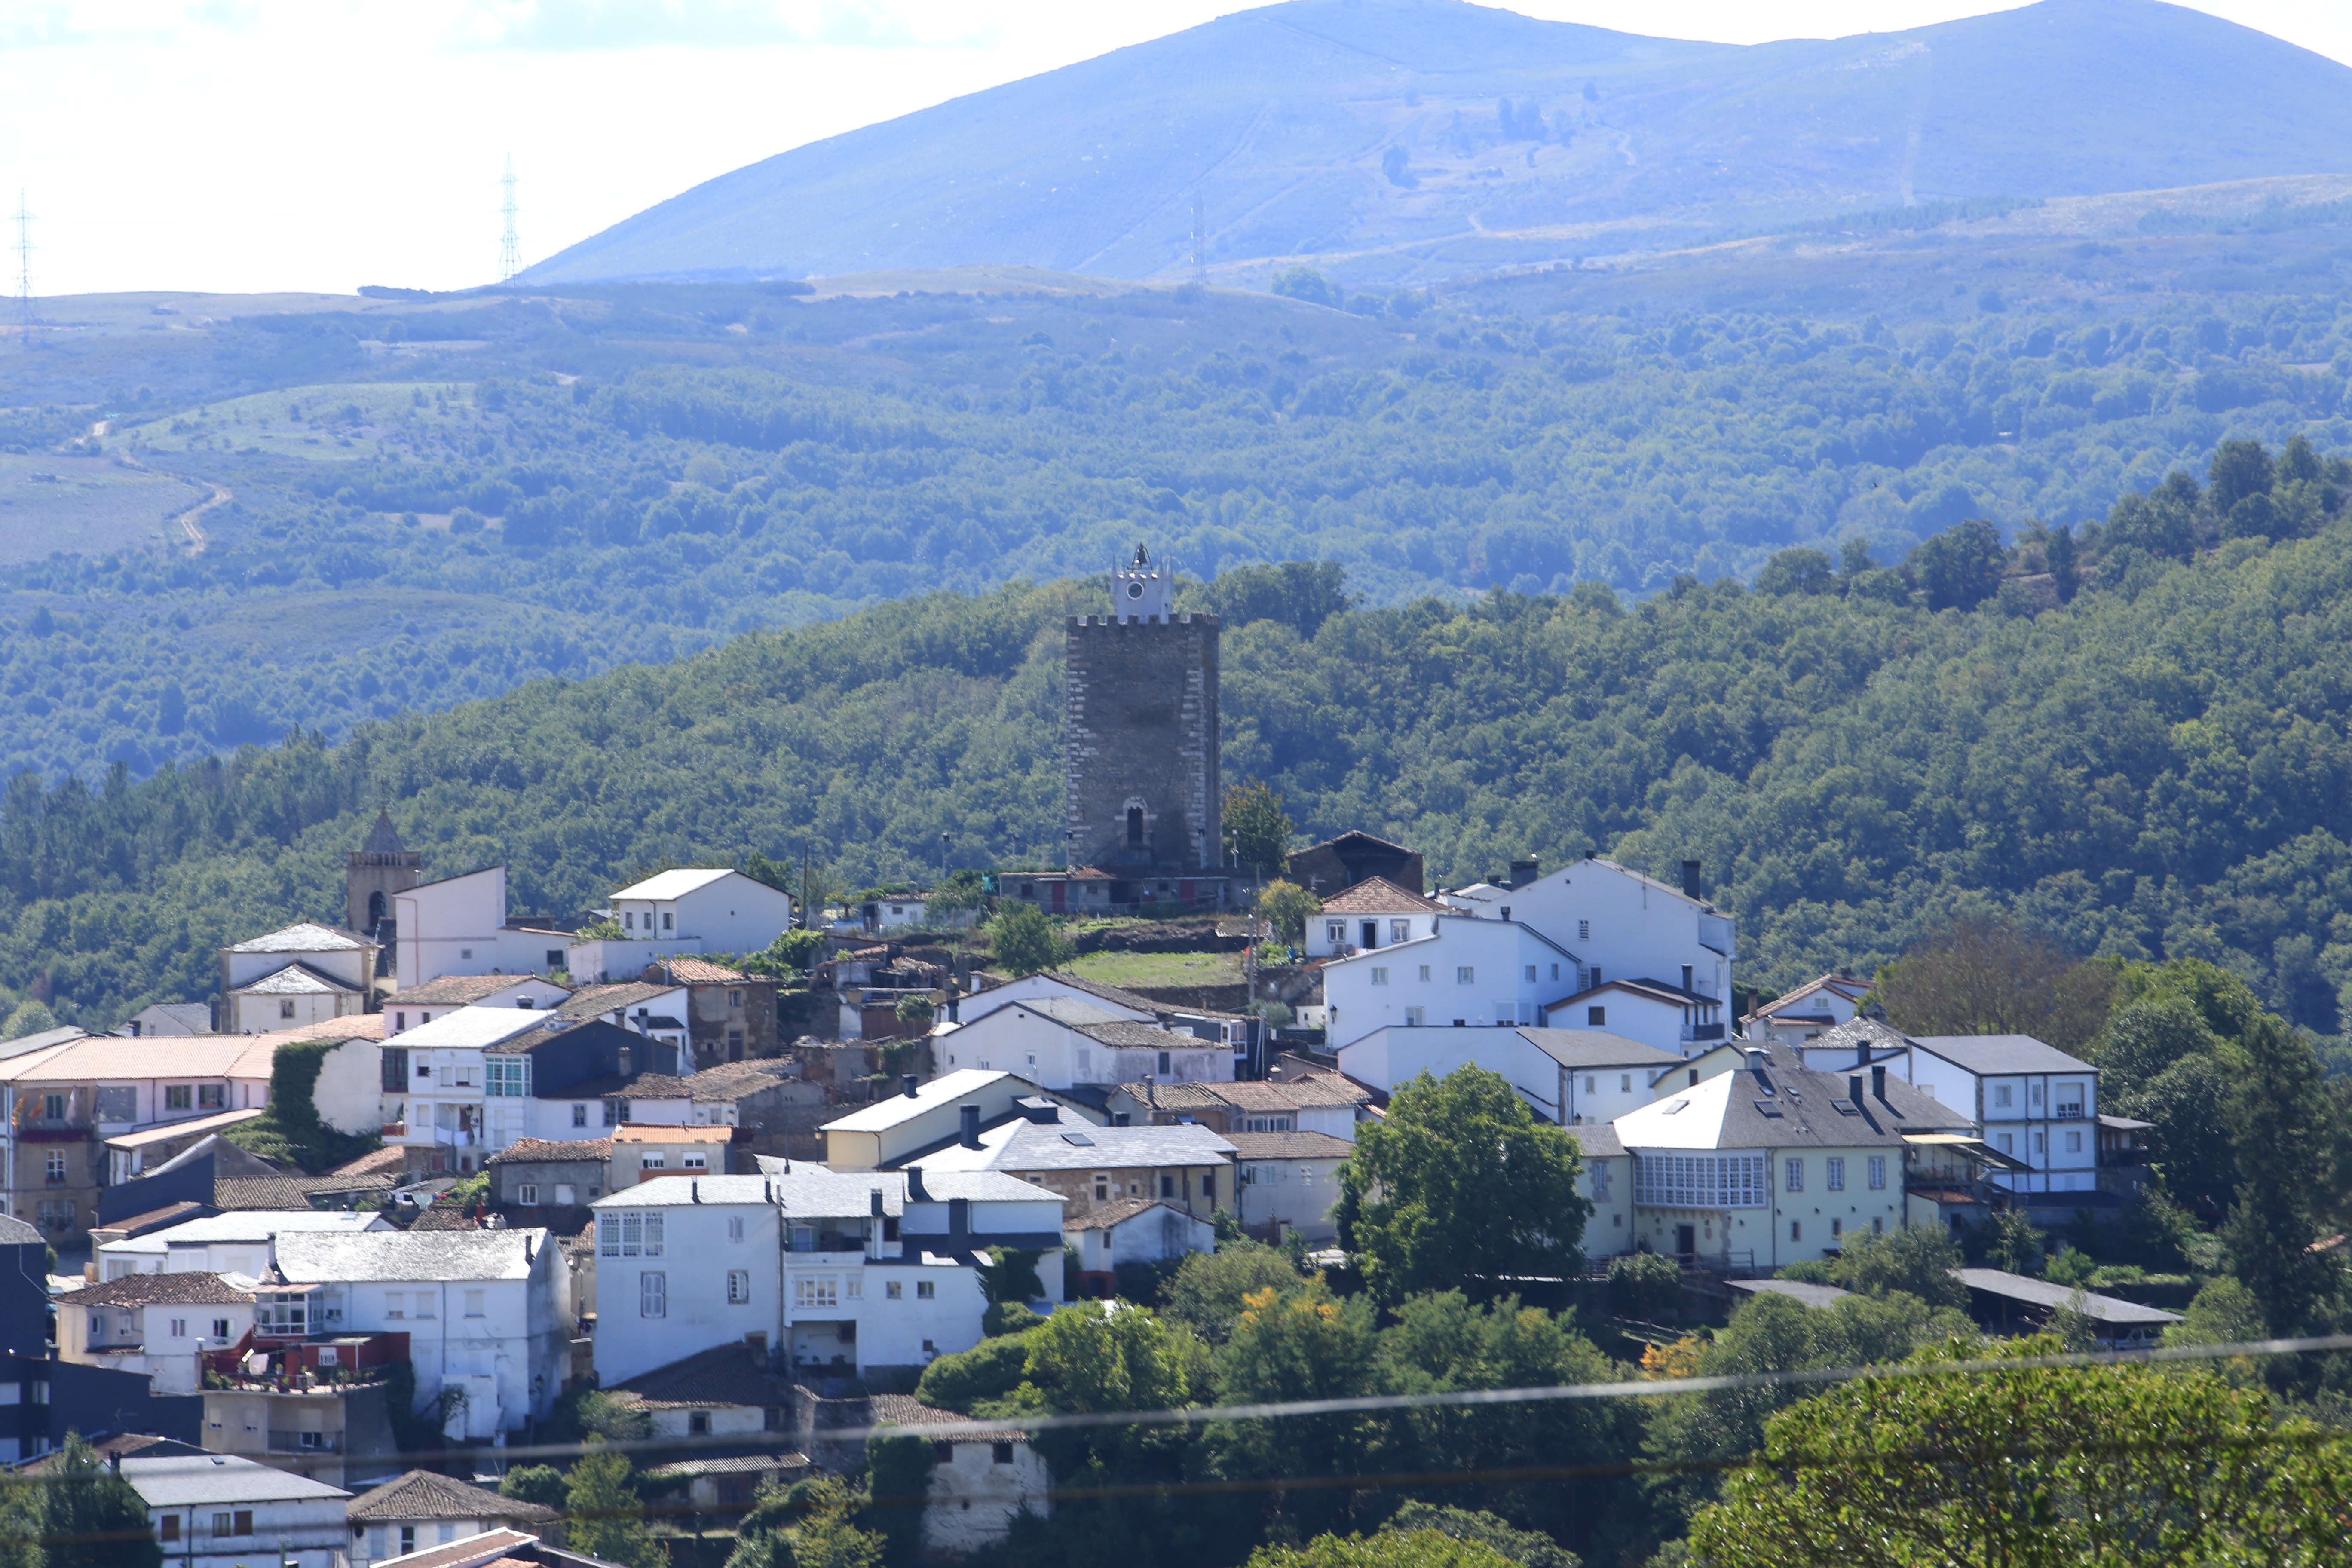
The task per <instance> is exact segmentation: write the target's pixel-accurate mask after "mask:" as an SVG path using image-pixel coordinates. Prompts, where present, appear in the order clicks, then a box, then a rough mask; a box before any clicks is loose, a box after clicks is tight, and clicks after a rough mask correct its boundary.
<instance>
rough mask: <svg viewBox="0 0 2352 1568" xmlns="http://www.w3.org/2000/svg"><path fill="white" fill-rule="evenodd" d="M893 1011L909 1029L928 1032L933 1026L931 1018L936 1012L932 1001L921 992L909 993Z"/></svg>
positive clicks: (900, 998)
mask: <svg viewBox="0 0 2352 1568" xmlns="http://www.w3.org/2000/svg"><path fill="white" fill-rule="evenodd" d="M891 1011H892V1014H893V1016H896V1017H897V1018H898V1022H899V1023H900V1024H901V1025H902V1026H905V1027H907V1028H909V1029H915V1030H918V1031H923V1032H928V1031H929V1028H930V1026H931V1016H932V1014H933V1011H934V1009H933V1008H932V1006H931V999H930V998H929V997H928V996H925V995H923V994H920V993H919V992H908V994H906V995H904V996H901V997H899V998H898V1005H897V1006H896V1007H894V1008H893V1009H891Z"/></svg>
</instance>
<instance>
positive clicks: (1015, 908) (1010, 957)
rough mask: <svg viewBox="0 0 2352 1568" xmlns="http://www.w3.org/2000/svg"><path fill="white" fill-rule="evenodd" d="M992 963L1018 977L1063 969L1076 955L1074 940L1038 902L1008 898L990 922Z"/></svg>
mask: <svg viewBox="0 0 2352 1568" xmlns="http://www.w3.org/2000/svg"><path fill="white" fill-rule="evenodd" d="M988 953H989V962H990V963H992V965H994V966H995V967H996V968H998V969H1001V970H1003V971H1004V973H1007V974H1010V975H1012V976H1013V978H1014V979H1016V980H1017V979H1019V978H1020V977H1021V976H1023V975H1024V974H1039V973H1044V972H1045V971H1046V970H1048V969H1059V968H1061V967H1062V966H1063V965H1065V964H1066V963H1069V962H1070V959H1071V958H1072V956H1073V955H1074V950H1073V949H1072V948H1071V946H1070V939H1069V938H1068V937H1066V936H1064V935H1063V934H1062V931H1061V928H1060V927H1058V926H1057V925H1055V923H1054V921H1051V920H1050V919H1048V918H1047V917H1046V915H1045V911H1044V910H1040V909H1038V908H1037V907H1036V906H1035V905H1034V904H1022V903H1013V902H1011V901H1007V902H1006V904H1005V906H1004V908H1003V910H1001V911H999V912H998V914H997V917H996V918H995V919H994V920H992V921H989V922H988Z"/></svg>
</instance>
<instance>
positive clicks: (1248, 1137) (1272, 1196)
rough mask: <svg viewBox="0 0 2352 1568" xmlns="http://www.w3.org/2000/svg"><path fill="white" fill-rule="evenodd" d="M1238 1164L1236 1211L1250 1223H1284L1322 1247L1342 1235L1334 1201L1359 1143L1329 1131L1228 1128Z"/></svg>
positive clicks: (1235, 1187) (1283, 1228) (1284, 1231)
mask: <svg viewBox="0 0 2352 1568" xmlns="http://www.w3.org/2000/svg"><path fill="white" fill-rule="evenodd" d="M1225 1137H1226V1138H1227V1139H1228V1140H1229V1141H1230V1142H1232V1143H1233V1146H1234V1165H1235V1167H1236V1169H1235V1171H1234V1178H1235V1180H1234V1217H1235V1218H1236V1219H1239V1220H1240V1221H1241V1222H1242V1224H1244V1225H1245V1226H1263V1225H1269V1224H1279V1225H1280V1226H1281V1227H1282V1231H1283V1234H1284V1235H1286V1236H1287V1235H1288V1234H1289V1233H1290V1232H1292V1231H1297V1232H1298V1233H1299V1234H1300V1235H1301V1236H1304V1237H1306V1238H1307V1240H1308V1241H1310V1242H1313V1243H1315V1244H1317V1245H1318V1246H1325V1245H1328V1244H1329V1243H1331V1242H1334V1241H1337V1240H1338V1239H1339V1222H1338V1221H1337V1220H1336V1219H1335V1218H1334V1217H1333V1215H1332V1212H1331V1210H1332V1205H1335V1204H1337V1203H1338V1202H1339V1167H1340V1166H1341V1165H1342V1164H1344V1163H1346V1162H1347V1159H1348V1156H1349V1154H1350V1153H1352V1152H1354V1150H1355V1145H1354V1144H1353V1143H1350V1142H1348V1141H1346V1140H1345V1139H1340V1138H1334V1137H1332V1136H1331V1135H1330V1134H1329V1133H1328V1132H1228V1133H1226V1134H1225Z"/></svg>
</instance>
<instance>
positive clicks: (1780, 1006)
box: [1739, 974, 1870, 1046]
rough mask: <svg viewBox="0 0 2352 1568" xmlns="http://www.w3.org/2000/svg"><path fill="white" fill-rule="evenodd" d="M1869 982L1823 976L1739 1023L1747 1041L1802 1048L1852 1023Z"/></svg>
mask: <svg viewBox="0 0 2352 1568" xmlns="http://www.w3.org/2000/svg"><path fill="white" fill-rule="evenodd" d="M1869 993H1870V982H1869V981H1867V980H1858V979H1856V978H1855V977H1854V976H1853V975H1851V974H1824V975H1822V976H1821V977H1819V978H1818V979H1814V980H1809V981H1807V982H1806V983H1805V984H1802V985H1800V986H1798V987H1797V988H1796V989H1795V990H1793V991H1790V992H1788V993H1786V994H1783V995H1780V996H1776V997H1774V998H1773V999H1772V1000H1771V1001H1769V1002H1767V1003H1764V1004H1763V1005H1760V1006H1759V1007H1757V1008H1756V1009H1755V1010H1754V1011H1753V1012H1750V1013H1748V1015H1747V1016H1744V1017H1742V1018H1741V1019H1740V1020H1739V1028H1740V1033H1741V1034H1743V1035H1745V1036H1746V1037H1748V1039H1751V1040H1758V1041H1761V1042H1762V1043H1764V1044H1766V1045H1772V1046H1801V1045H1803V1044H1804V1043H1805V1042H1806V1041H1808V1040H1813V1039H1818V1038H1820V1037H1822V1035H1823V1034H1826V1033H1827V1032H1828V1031H1830V1030H1832V1029H1834V1028H1836V1027H1837V1026H1839V1025H1840V1024H1843V1023H1847V1022H1850V1021H1851V1020H1852V1019H1853V1016H1854V1012H1855V1010H1856V1008H1857V1007H1859V1005H1861V1002H1862V999H1863V997H1864V996H1866V995H1868V994H1869Z"/></svg>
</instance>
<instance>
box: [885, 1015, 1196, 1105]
mask: <svg viewBox="0 0 2352 1568" xmlns="http://www.w3.org/2000/svg"><path fill="white" fill-rule="evenodd" d="M931 1049H932V1052H933V1054H934V1055H935V1056H936V1057H937V1058H939V1061H940V1066H941V1067H942V1068H947V1069H950V1070H953V1069H956V1068H979V1069H982V1070H983V1071H985V1070H989V1069H992V1068H1003V1069H1005V1070H1007V1071H1011V1072H1016V1073H1019V1074H1020V1075H1021V1076H1022V1077H1023V1078H1025V1079H1029V1080H1030V1081H1031V1082H1032V1083H1034V1084H1036V1085H1038V1086H1039V1087H1040V1088H1044V1089H1069V1088H1072V1087H1073V1086H1075V1085H1078V1084H1114V1083H1126V1082H1132V1081H1133V1080H1135V1079H1140V1078H1144V1077H1146V1076H1150V1077H1155V1078H1158V1079H1163V1080H1166V1081H1171V1082H1184V1083H1228V1082H1231V1081H1232V1079H1233V1076H1234V1049H1233V1047H1231V1046H1230V1045H1227V1044H1225V1043H1224V1042H1223V1041H1220V1040H1211V1039H1202V1038H1201V1037H1199V1036H1197V1035H1192V1034H1187V1033H1182V1032H1180V1031H1178V1030H1175V1029H1169V1028H1162V1027H1161V1026H1160V1025H1158V1024H1156V1023H1149V1022H1139V1021H1136V1020H1134V1019H1130V1018H1126V1017H1122V1016H1119V1014H1118V1012H1117V1011H1114V1010H1113V1009H1112V1008H1110V1007H1108V1006H1106V1005H1103V1004H1102V1003H1100V1002H1097V1001H1095V1000H1094V999H1092V998H1083V999H1082V998H1078V997H1069V996H1047V997H1041V998H1038V999H1036V1000H1034V1001H1028V1002H1014V1003H1011V1004H1008V1005H1004V1006H1000V1007H997V1008H994V1009H993V1010H992V1011H990V1012H988V1013H986V1014H984V1015H983V1016H981V1017H980V1018H979V1019H977V1020H975V1021H973V1022H971V1023H961V1024H959V1025H957V1026H955V1027H954V1028H952V1029H947V1030H942V1031H940V1033H939V1034H938V1035H936V1036H935V1037H933V1039H932V1042H931Z"/></svg>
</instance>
